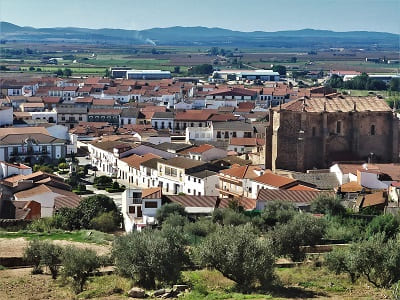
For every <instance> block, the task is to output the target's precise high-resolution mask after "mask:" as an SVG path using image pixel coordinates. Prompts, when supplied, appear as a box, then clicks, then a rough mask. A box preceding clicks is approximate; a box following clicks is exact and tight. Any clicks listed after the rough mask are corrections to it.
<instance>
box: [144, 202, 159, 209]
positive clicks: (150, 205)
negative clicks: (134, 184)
mask: <svg viewBox="0 0 400 300" xmlns="http://www.w3.org/2000/svg"><path fill="white" fill-rule="evenodd" d="M144 207H145V208H157V207H158V206H157V201H146V202H145V203H144Z"/></svg>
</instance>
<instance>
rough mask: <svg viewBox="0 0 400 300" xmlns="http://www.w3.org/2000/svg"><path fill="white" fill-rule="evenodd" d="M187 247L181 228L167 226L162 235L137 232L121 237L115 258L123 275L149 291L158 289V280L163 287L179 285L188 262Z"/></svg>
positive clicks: (113, 252) (157, 232)
mask: <svg viewBox="0 0 400 300" xmlns="http://www.w3.org/2000/svg"><path fill="white" fill-rule="evenodd" d="M185 246H186V237H185V235H184V234H183V231H182V228H181V227H178V228H174V227H171V226H164V227H163V229H162V230H161V231H160V230H157V231H154V230H144V231H142V232H138V231H133V232H132V233H130V234H128V235H125V236H121V237H118V238H117V239H116V240H115V242H114V245H113V249H112V256H113V257H114V260H115V265H116V267H117V270H118V272H119V273H120V274H121V275H123V276H127V277H130V278H132V279H134V280H135V281H136V282H137V283H138V284H139V285H140V286H143V287H145V288H155V287H156V280H157V281H158V282H160V283H161V284H162V285H163V284H171V283H175V282H177V280H178V279H179V277H180V272H181V270H182V267H183V265H184V264H185V262H187V261H188V258H187V254H186V251H185Z"/></svg>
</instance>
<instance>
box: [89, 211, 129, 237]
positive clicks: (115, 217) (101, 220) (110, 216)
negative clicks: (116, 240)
mask: <svg viewBox="0 0 400 300" xmlns="http://www.w3.org/2000/svg"><path fill="white" fill-rule="evenodd" d="M120 224H121V217H120V214H119V213H118V212H116V211H109V212H103V213H101V214H99V215H98V216H97V217H94V218H93V219H92V220H91V221H90V228H93V229H95V230H99V231H102V232H113V231H115V230H117V229H118V228H119V226H120Z"/></svg>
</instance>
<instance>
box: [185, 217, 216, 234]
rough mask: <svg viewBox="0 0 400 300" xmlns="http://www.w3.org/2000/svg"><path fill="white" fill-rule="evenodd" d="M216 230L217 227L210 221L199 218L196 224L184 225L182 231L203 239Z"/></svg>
mask: <svg viewBox="0 0 400 300" xmlns="http://www.w3.org/2000/svg"><path fill="white" fill-rule="evenodd" d="M216 228H217V225H216V224H215V223H213V222H212V220H211V219H206V218H200V219H198V220H197V221H196V222H192V223H188V224H186V225H185V227H184V230H185V232H186V233H188V234H190V235H194V236H201V237H205V236H207V235H208V234H210V233H213V232H214V231H215V230H216Z"/></svg>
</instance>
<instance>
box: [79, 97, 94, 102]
mask: <svg viewBox="0 0 400 300" xmlns="http://www.w3.org/2000/svg"><path fill="white" fill-rule="evenodd" d="M93 99H94V97H92V96H86V97H78V98H76V99H75V103H92V102H93Z"/></svg>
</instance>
